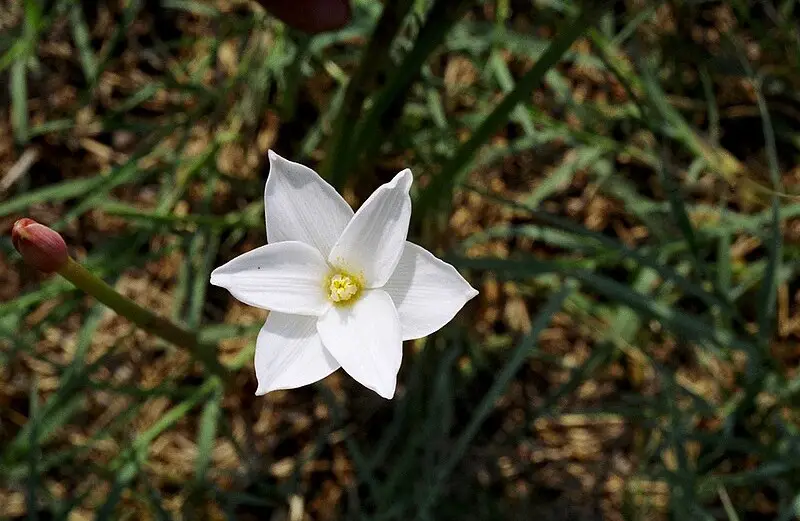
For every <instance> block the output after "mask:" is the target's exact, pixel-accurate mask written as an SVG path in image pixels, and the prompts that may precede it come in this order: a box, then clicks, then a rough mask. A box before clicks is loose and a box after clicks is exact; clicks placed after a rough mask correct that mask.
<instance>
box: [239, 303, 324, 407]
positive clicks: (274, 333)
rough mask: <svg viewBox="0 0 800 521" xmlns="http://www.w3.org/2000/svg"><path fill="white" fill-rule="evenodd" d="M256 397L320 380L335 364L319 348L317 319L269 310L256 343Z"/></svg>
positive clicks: (320, 344)
mask: <svg viewBox="0 0 800 521" xmlns="http://www.w3.org/2000/svg"><path fill="white" fill-rule="evenodd" d="M255 366H256V379H258V390H257V391H256V394H257V395H259V396H260V395H262V394H266V393H268V392H270V391H276V390H278V389H294V388H296V387H302V386H304V385H308V384H312V383H314V382H316V381H319V380H322V379H323V378H325V377H326V376H328V375H329V374H331V373H332V372H334V371H336V370H337V369H339V363H338V362H337V361H336V359H335V358H333V356H331V354H330V353H329V352H328V351H327V350H326V349H325V348H324V347H323V346H322V340H321V339H320V337H319V333H317V318H316V317H303V316H299V315H287V314H285V313H278V312H276V311H271V312H270V314H269V316H268V317H267V322H266V323H265V324H264V327H262V328H261V332H259V333H258V340H256V362H255Z"/></svg>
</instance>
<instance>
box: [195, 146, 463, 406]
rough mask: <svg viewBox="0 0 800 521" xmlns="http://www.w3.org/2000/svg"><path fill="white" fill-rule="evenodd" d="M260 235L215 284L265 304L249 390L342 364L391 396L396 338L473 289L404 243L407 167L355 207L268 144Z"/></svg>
mask: <svg viewBox="0 0 800 521" xmlns="http://www.w3.org/2000/svg"><path fill="white" fill-rule="evenodd" d="M269 163H270V172H269V177H268V179H267V186H266V189H265V192H264V200H265V205H266V220H267V242H268V243H269V244H267V245H266V246H261V247H259V248H256V249H255V250H252V251H249V252H247V253H245V254H243V255H240V256H239V257H236V258H235V259H233V260H231V261H230V262H228V263H227V264H225V265H224V266H221V267H219V268H217V269H215V270H214V271H213V273H211V283H212V284H214V285H216V286H221V287H223V288H226V289H227V290H228V291H230V292H231V294H232V295H233V296H234V297H236V298H237V299H239V300H240V301H242V302H244V303H245V304H248V305H251V306H256V307H259V308H265V309H269V310H270V313H269V316H268V318H267V322H266V323H265V324H264V327H263V328H261V332H260V333H259V335H258V340H257V342H256V357H255V369H256V377H257V379H258V390H257V391H256V394H258V395H262V394H265V393H267V392H270V391H274V390H277V389H293V388H295V387H300V386H303V385H308V384H310V383H313V382H316V381H318V380H321V379H322V378H325V377H326V376H328V375H329V374H331V373H332V372H334V371H336V370H337V369H338V368H339V367H343V368H344V370H345V371H347V373H348V374H350V376H352V377H353V378H355V379H356V380H358V381H359V382H360V383H361V384H362V385H365V386H366V387H368V388H370V389H372V390H373V391H375V392H377V393H378V394H380V395H381V396H383V397H384V398H392V397H393V396H394V392H395V387H396V385H397V372H398V370H399V369H400V362H401V360H402V357H403V340H411V339H415V338H420V337H424V336H427V335H429V334H431V333H433V332H434V331H436V330H438V329H440V328H441V327H442V326H444V325H445V324H446V323H447V322H449V321H450V320H451V319H452V318H453V317H454V316H455V314H456V313H457V312H458V310H460V309H461V308H462V307H463V306H464V304H465V303H466V302H467V301H468V300H469V299H471V298H472V297H474V296H475V295H477V294H478V292H477V291H475V290H474V289H473V288H472V287H471V286H470V285H469V284H468V283H467V281H465V280H464V279H463V277H461V275H459V273H458V272H457V271H456V269H455V268H454V267H453V266H451V265H449V264H447V263H445V262H443V261H441V260H439V259H437V258H436V257H434V256H433V254H431V253H430V252H428V251H427V250H425V249H424V248H421V247H420V246H417V245H416V244H412V243H410V242H407V241H406V235H407V234H408V223H409V220H410V218H411V198H410V197H409V195H408V191H409V189H410V188H411V182H412V177H411V171H410V170H408V169H406V170H403V171H402V172H400V173H399V174H397V175H396V176H395V177H394V179H392V180H391V181H390V182H388V183H386V184H385V185H383V186H381V187H380V188H378V189H377V190H376V191H375V192H374V193H373V194H372V195H371V196H370V197H369V199H367V200H366V202H364V204H363V205H362V206H361V208H359V210H358V211H357V212H356V213H355V214H353V210H352V209H351V208H350V206H349V205H348V204H347V203H346V202H345V200H344V199H342V197H341V196H340V195H339V194H338V193H336V190H334V189H333V187H332V186H330V185H329V184H328V183H326V182H325V181H324V180H323V179H322V178H321V177H320V176H319V175H317V173H316V172H314V171H313V170H311V169H310V168H307V167H305V166H303V165H300V164H298V163H294V162H292V161H287V160H286V159H284V158H282V157H280V156H279V155H278V154H276V153H274V152H272V151H270V152H269Z"/></svg>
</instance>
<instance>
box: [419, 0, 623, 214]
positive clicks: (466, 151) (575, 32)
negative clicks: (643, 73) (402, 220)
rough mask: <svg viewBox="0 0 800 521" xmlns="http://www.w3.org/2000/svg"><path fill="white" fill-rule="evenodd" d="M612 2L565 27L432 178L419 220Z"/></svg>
mask: <svg viewBox="0 0 800 521" xmlns="http://www.w3.org/2000/svg"><path fill="white" fill-rule="evenodd" d="M608 4H609V2H600V3H598V4H597V5H595V6H592V7H588V8H585V9H583V11H581V13H580V15H579V16H578V18H577V19H576V20H570V21H568V22H566V23H564V24H563V26H562V27H561V29H560V30H559V31H558V32H557V34H558V36H557V37H556V39H555V40H553V42H552V43H551V44H550V46H549V47H548V48H547V50H546V51H545V52H544V54H543V55H542V56H541V57H540V58H539V60H537V62H536V63H535V64H534V66H533V67H532V68H531V70H530V71H528V72H527V73H526V74H525V75H524V76H523V77H522V78H521V79H520V80H519V82H517V85H516V86H515V87H514V90H513V91H511V92H509V93H508V95H507V96H506V97H505V98H503V101H501V102H500V104H499V105H498V106H497V107H495V109H494V110H493V111H492V113H491V114H489V116H488V117H487V118H486V119H485V120H484V122H483V123H482V124H481V126H480V127H478V129H477V130H475V132H474V133H473V134H472V137H470V139H469V140H468V141H467V142H466V143H464V144H463V145H461V146H460V147H459V149H458V150H457V151H456V153H455V155H454V156H453V158H452V159H451V160H450V161H448V162H447V163H446V164H445V166H444V167H443V168H442V172H441V173H440V174H439V175H438V176H435V177H433V179H431V182H430V184H428V186H427V187H426V188H425V190H424V191H422V193H421V194H420V197H419V200H418V203H417V213H416V216H415V217H416V218H417V219H422V217H423V216H424V214H425V213H426V211H427V210H430V209H432V208H433V207H435V206H437V205H439V204H440V203H441V202H442V201H443V200H444V199H447V198H449V197H450V194H451V189H452V187H453V186H454V185H455V184H457V183H458V182H459V181H460V178H461V176H462V175H463V173H464V171H465V170H466V168H467V166H468V165H469V163H470V161H472V158H473V156H474V155H475V153H476V152H477V151H478V150H479V149H480V147H481V146H482V145H483V144H484V143H486V142H487V141H488V140H489V139H490V138H491V137H492V135H493V134H494V133H496V132H497V131H498V130H500V129H501V128H502V127H503V125H506V124H507V123H508V119H509V114H511V112H512V111H513V110H514V109H515V108H516V107H517V106H518V105H519V104H520V103H522V102H524V101H525V100H527V99H529V98H530V96H531V93H532V92H533V91H534V89H536V88H538V87H539V86H540V85H541V83H542V81H543V80H544V76H545V74H546V73H547V71H549V70H550V69H551V68H552V67H553V66H554V65H556V64H557V63H558V62H559V60H561V57H562V56H563V55H564V54H565V53H566V52H567V51H568V50H569V48H570V47H571V46H572V44H573V43H574V42H575V40H577V39H578V38H579V37H580V36H581V35H582V34H583V33H584V31H586V29H588V28H589V27H590V26H591V25H592V24H593V23H595V22H596V21H597V19H598V17H599V15H600V13H601V12H602V11H603V10H605V9H606V7H607V6H608Z"/></svg>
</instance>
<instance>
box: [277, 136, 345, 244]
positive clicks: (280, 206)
mask: <svg viewBox="0 0 800 521" xmlns="http://www.w3.org/2000/svg"><path fill="white" fill-rule="evenodd" d="M268 155H269V177H267V186H266V187H265V188H264V209H265V213H266V218H267V242H269V243H270V244H271V243H274V242H280V241H301V242H304V243H306V244H310V245H311V246H314V247H315V248H317V249H318V250H319V251H320V252H322V255H323V256H325V257H327V256H328V254H329V253H330V251H331V248H333V245H334V244H335V243H336V240H337V239H338V238H339V236H340V235H341V234H342V231H343V230H344V229H345V227H346V226H347V223H348V222H350V219H351V218H352V217H353V209H352V208H350V205H349V204H347V202H345V200H344V199H342V196H341V195H339V194H338V193H337V192H336V190H334V188H333V187H332V186H331V185H329V184H328V183H326V182H325V180H324V179H322V178H321V177H320V176H319V175H318V174H317V173H316V172H314V171H313V170H311V169H310V168H308V167H307V166H303V165H301V164H299V163H295V162H293V161H288V160H286V159H284V158H282V157H281V156H279V155H278V154H276V153H275V152H273V151H272V150H270V151H269V154H268Z"/></svg>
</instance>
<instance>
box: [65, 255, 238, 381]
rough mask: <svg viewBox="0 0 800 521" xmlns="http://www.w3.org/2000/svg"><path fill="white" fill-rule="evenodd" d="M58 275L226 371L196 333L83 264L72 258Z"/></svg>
mask: <svg viewBox="0 0 800 521" xmlns="http://www.w3.org/2000/svg"><path fill="white" fill-rule="evenodd" d="M58 273H59V275H61V276H62V277H64V278H65V279H67V280H68V281H70V282H71V283H72V284H74V285H75V287H77V288H78V289H80V290H83V291H84V292H86V293H87V294H89V295H91V296H93V297H94V298H96V299H97V300H99V301H100V302H101V303H103V304H105V305H106V306H108V307H109V308H111V309H113V310H114V311H115V312H116V313H117V314H119V315H122V316H123V317H125V318H127V319H128V320H130V321H131V322H133V323H134V324H136V325H137V326H139V327H140V328H142V329H143V330H145V331H146V332H148V333H150V334H152V335H155V336H157V337H159V338H162V339H164V340H166V341H167V342H170V343H172V344H175V345H176V346H180V347H185V348H187V349H189V350H190V351H191V352H192V353H193V354H194V355H195V356H197V358H198V359H199V360H200V361H202V362H203V363H204V364H205V365H206V366H207V367H208V369H209V370H210V371H211V372H212V373H214V374H216V375H218V376H220V377H223V379H224V377H226V376H227V374H228V371H227V369H225V368H224V367H223V366H222V364H220V362H219V360H217V358H216V356H214V354H213V352H212V351H211V350H210V349H209V348H208V346H205V345H203V344H201V343H200V342H199V341H198V339H197V335H196V334H195V333H194V332H192V331H189V330H186V329H184V328H182V327H180V326H178V325H177V324H173V323H172V322H170V321H169V320H167V319H165V318H163V317H160V316H158V315H156V314H155V313H153V312H151V311H149V310H147V309H145V308H143V307H141V306H140V305H138V304H137V303H135V302H134V301H132V300H130V299H129V298H127V297H125V296H123V295H121V294H120V293H118V292H117V290H115V289H114V288H112V287H111V286H109V285H108V284H106V282H105V281H103V280H102V279H101V278H99V277H97V276H96V275H94V274H93V273H92V272H90V271H89V270H87V269H86V268H84V267H83V266H82V265H80V264H79V263H77V262H75V260H73V259H72V258H68V260H67V263H66V264H65V265H64V267H63V268H61V269H60V270H59V272H58Z"/></svg>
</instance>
